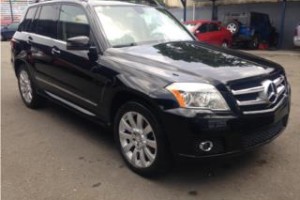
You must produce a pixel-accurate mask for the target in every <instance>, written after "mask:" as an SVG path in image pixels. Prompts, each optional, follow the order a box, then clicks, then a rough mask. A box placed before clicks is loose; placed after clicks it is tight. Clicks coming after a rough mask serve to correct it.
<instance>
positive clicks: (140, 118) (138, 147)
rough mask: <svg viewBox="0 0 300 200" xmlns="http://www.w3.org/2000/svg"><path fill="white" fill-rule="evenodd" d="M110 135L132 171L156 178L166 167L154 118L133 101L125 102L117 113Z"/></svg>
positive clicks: (157, 125) (165, 155)
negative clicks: (112, 133)
mask: <svg viewBox="0 0 300 200" xmlns="http://www.w3.org/2000/svg"><path fill="white" fill-rule="evenodd" d="M114 133H115V139H116V143H117V145H118V148H119V151H120V153H121V155H122V157H123V159H124V161H125V162H126V164H127V165H128V167H129V168H130V169H131V170H133V171H134V172H136V173H138V174H140V175H142V176H156V175H160V174H161V173H164V172H166V171H167V169H168V168H169V165H170V162H169V161H170V160H169V154H168V151H167V148H166V143H165V140H164V135H163V133H162V131H161V127H160V126H159V123H158V122H157V120H156V118H155V116H154V115H153V114H152V113H151V111H150V110H149V109H147V108H146V107H145V106H143V105H141V104H139V103H137V102H128V103H126V104H124V105H123V106H122V107H121V108H120V109H119V111H118V113H117V116H116V118H115V123H114Z"/></svg>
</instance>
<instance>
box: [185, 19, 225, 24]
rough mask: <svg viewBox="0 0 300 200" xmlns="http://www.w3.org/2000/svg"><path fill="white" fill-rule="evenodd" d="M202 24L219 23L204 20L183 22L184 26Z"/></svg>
mask: <svg viewBox="0 0 300 200" xmlns="http://www.w3.org/2000/svg"><path fill="white" fill-rule="evenodd" d="M203 23H217V24H218V23H220V22H219V21H211V20H206V19H198V20H190V21H185V22H184V24H203Z"/></svg>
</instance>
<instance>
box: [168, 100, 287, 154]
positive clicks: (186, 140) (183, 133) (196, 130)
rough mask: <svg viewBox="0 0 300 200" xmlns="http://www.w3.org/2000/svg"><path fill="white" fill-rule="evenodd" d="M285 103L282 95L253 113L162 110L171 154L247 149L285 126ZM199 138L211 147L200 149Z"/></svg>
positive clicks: (268, 138)
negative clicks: (270, 109)
mask: <svg viewBox="0 0 300 200" xmlns="http://www.w3.org/2000/svg"><path fill="white" fill-rule="evenodd" d="M289 107H290V99H289V98H286V99H285V102H284V103H283V104H282V105H281V106H280V107H278V109H277V110H275V111H274V112H270V113H265V114H256V115H243V114H240V115H236V114H234V113H231V114H228V113H227V114H225V113H224V114H222V113H219V114H216V113H212V112H210V111H207V112H203V111H201V112H200V111H195V110H188V109H181V108H177V109H172V110H167V111H164V112H163V114H162V121H163V124H164V131H165V132H166V133H167V137H168V141H169V145H170V148H171V151H172V152H173V154H174V155H175V156H184V157H191V158H201V157H214V156H224V155H230V154H239V153H243V152H246V151H249V150H251V149H254V148H256V147H258V146H261V145H263V144H266V143H268V142H270V141H271V140H273V139H274V138H276V137H277V136H278V135H279V134H280V133H281V132H282V131H283V130H284V129H285V127H286V126H287V123H288V116H289V110H290V108H289ZM203 141H211V142H212V143H213V148H212V149H211V150H210V151H208V152H205V151H202V150H200V148H199V145H200V142H203Z"/></svg>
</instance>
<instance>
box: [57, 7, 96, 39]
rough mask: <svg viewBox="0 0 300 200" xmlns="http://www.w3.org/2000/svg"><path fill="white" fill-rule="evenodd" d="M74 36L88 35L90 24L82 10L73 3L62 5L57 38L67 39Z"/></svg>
mask: <svg viewBox="0 0 300 200" xmlns="http://www.w3.org/2000/svg"><path fill="white" fill-rule="evenodd" d="M76 36H87V37H89V36H90V25H89V22H88V18H87V16H86V14H85V12H84V10H83V9H82V8H80V7H78V6H74V5H62V6H61V9H60V15H59V22H58V39H61V40H63V41H67V39H68V38H71V37H76Z"/></svg>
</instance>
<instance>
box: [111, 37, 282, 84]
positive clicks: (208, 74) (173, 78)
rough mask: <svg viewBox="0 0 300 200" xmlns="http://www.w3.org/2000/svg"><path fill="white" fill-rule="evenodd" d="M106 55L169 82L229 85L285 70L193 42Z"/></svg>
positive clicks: (144, 47)
mask: <svg viewBox="0 0 300 200" xmlns="http://www.w3.org/2000/svg"><path fill="white" fill-rule="evenodd" d="M106 55H108V56H109V57H111V58H113V59H115V60H116V59H117V60H118V61H119V62H120V63H122V64H125V65H126V67H127V68H128V69H134V70H135V71H136V70H138V71H142V72H144V73H147V74H151V76H159V77H161V78H165V79H167V80H169V81H170V82H179V81H180V82H187V81H188V82H197V81H199V80H208V81H210V80H215V81H218V82H222V83H225V84H226V83H228V82H230V81H234V80H239V79H244V78H249V77H254V76H261V75H268V74H270V73H272V72H274V71H275V70H281V69H282V68H281V67H280V66H279V65H277V64H276V63H273V62H270V61H267V60H264V59H262V58H258V57H255V56H252V55H248V54H245V53H242V52H239V51H233V50H228V49H222V48H217V47H213V46H209V45H205V44H203V43H200V42H194V41H188V42H171V43H161V44H155V45H140V46H133V47H125V48H111V49H108V50H107V51H106Z"/></svg>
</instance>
